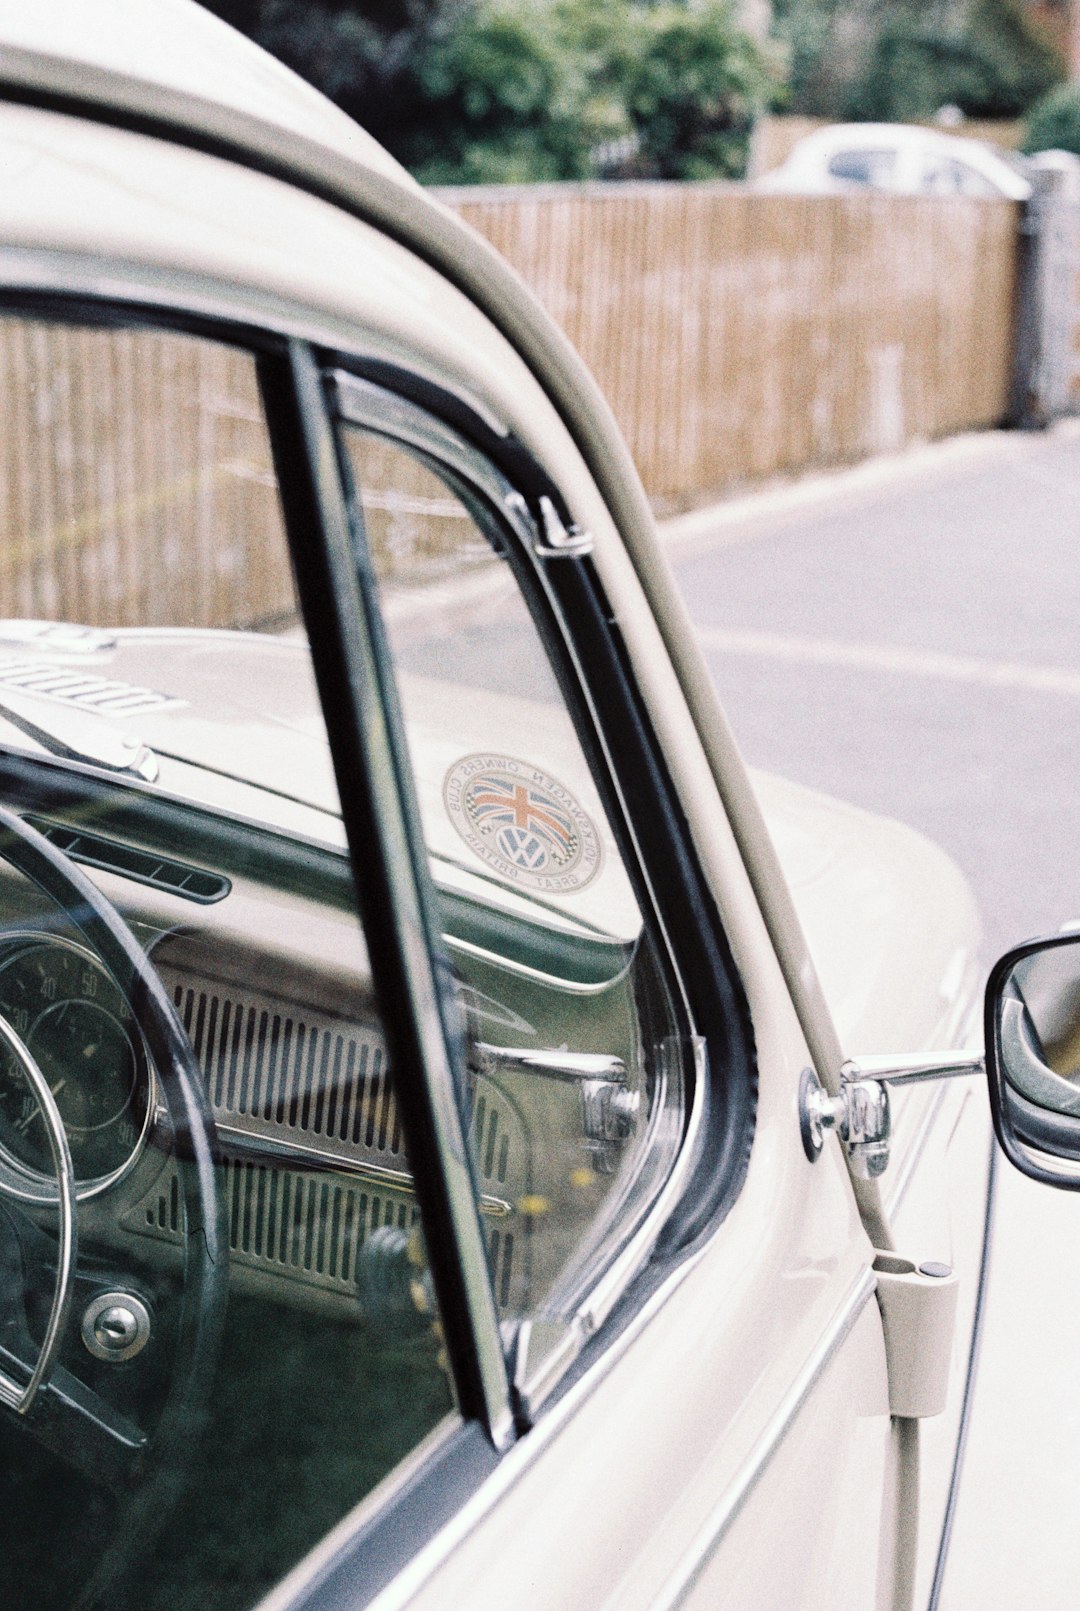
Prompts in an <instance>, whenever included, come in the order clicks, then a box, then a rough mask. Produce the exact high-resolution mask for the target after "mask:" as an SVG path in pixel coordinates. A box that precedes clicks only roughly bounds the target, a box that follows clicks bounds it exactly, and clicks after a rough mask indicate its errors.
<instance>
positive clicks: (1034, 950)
mask: <svg viewBox="0 0 1080 1611" xmlns="http://www.w3.org/2000/svg"><path fill="white" fill-rule="evenodd" d="M986 1071H987V1075H988V1077H989V1084H990V1105H991V1108H992V1110H993V1115H994V1129H995V1130H996V1131H997V1136H998V1140H999V1142H1000V1143H1001V1146H1002V1149H1003V1150H1004V1152H1005V1154H1006V1156H1007V1157H1008V1158H1009V1160H1010V1162H1011V1163H1014V1164H1015V1165H1016V1167H1017V1168H1018V1169H1020V1170H1022V1171H1023V1173H1024V1174H1025V1175H1030V1176H1031V1177H1032V1178H1033V1179H1035V1180H1042V1181H1046V1182H1047V1183H1048V1184H1050V1185H1053V1186H1063V1187H1065V1188H1066V1189H1067V1190H1072V1191H1078V1190H1080V934H1075V933H1070V934H1059V935H1055V936H1054V937H1053V938H1051V939H1046V940H1029V941H1028V942H1027V944H1025V945H1020V946H1017V947H1016V949H1015V950H1013V951H1009V952H1007V953H1006V954H1005V956H1003V957H1002V958H1001V960H1000V962H998V963H997V964H996V966H995V967H994V969H993V971H992V973H991V975H990V981H989V983H988V985H987V987H986Z"/></svg>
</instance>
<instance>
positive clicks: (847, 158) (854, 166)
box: [828, 151, 896, 188]
mask: <svg viewBox="0 0 1080 1611" xmlns="http://www.w3.org/2000/svg"><path fill="white" fill-rule="evenodd" d="M828 168H829V172H830V173H831V174H832V176H833V178H834V179H846V180H847V181H848V182H849V184H853V185H875V186H880V187H882V188H887V187H888V186H889V185H891V183H892V178H893V173H894V171H895V169H896V153H895V152H894V151H838V152H837V153H836V155H835V156H832V157H830V158H829V163H828Z"/></svg>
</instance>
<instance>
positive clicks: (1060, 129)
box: [1021, 84, 1080, 157]
mask: <svg viewBox="0 0 1080 1611" xmlns="http://www.w3.org/2000/svg"><path fill="white" fill-rule="evenodd" d="M1021 149H1022V150H1024V151H1029V152H1030V151H1072V152H1075V154H1076V155H1077V156H1078V157H1080V86H1078V85H1076V84H1059V85H1058V86H1057V88H1056V89H1052V90H1051V91H1050V93H1049V95H1044V96H1043V98H1042V100H1041V101H1038V102H1037V103H1036V104H1035V105H1034V106H1033V107H1032V109H1031V111H1030V113H1029V114H1028V119H1027V122H1026V124H1025V126H1024V140H1023V145H1022V147H1021Z"/></svg>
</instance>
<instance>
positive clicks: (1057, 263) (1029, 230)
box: [1007, 152, 1080, 430]
mask: <svg viewBox="0 0 1080 1611" xmlns="http://www.w3.org/2000/svg"><path fill="white" fill-rule="evenodd" d="M1036 160H1037V161H1039V160H1040V159H1036ZM1041 162H1042V166H1040V167H1038V168H1037V169H1036V171H1035V173H1034V174H1033V176H1032V182H1033V188H1032V193H1031V196H1030V198H1029V200H1028V201H1027V202H1025V203H1024V208H1023V213H1022V216H1021V222H1020V251H1019V262H1018V273H1017V292H1016V297H1017V301H1016V325H1015V336H1014V345H1013V364H1012V382H1011V386H1010V396H1009V411H1008V419H1007V423H1008V424H1009V425H1012V426H1015V427H1016V428H1018V429H1020V430H1040V429H1042V428H1043V427H1045V426H1047V425H1049V424H1050V422H1051V420H1054V419H1058V418H1060V416H1061V415H1063V414H1068V413H1072V412H1075V411H1076V409H1077V408H1078V407H1080V352H1078V349H1077V337H1078V334H1080V161H1078V160H1077V159H1076V158H1075V157H1070V156H1068V155H1067V154H1066V153H1064V152H1051V153H1047V155H1046V156H1044V157H1043V158H1042V159H1041Z"/></svg>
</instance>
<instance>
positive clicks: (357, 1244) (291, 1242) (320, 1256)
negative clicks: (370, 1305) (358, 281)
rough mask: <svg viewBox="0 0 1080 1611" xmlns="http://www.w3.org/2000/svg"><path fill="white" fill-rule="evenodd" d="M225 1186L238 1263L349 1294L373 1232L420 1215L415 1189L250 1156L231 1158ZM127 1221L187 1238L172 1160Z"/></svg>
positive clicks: (164, 1235) (405, 1225)
mask: <svg viewBox="0 0 1080 1611" xmlns="http://www.w3.org/2000/svg"><path fill="white" fill-rule="evenodd" d="M221 1189H222V1193H223V1195H224V1198H225V1203H226V1207H227V1210H228V1220H229V1249H230V1254H231V1257H232V1260H233V1262H234V1263H236V1264H246V1265H250V1266H254V1267H256V1268H261V1269H273V1270H276V1271H277V1272H278V1274H279V1275H285V1276H292V1277H294V1278H295V1279H298V1280H301V1281H303V1282H305V1283H306V1284H307V1285H309V1286H317V1287H321V1288H323V1289H324V1290H331V1291H337V1292H344V1293H348V1294H350V1295H355V1293H356V1291H357V1288H358V1285H359V1276H358V1273H357V1264H358V1261H359V1258H360V1254H361V1251H362V1250H363V1247H364V1244H365V1242H366V1241H367V1239H368V1237H369V1236H371V1235H372V1233H373V1232H374V1231H377V1230H380V1229H381V1228H382V1227H383V1226H385V1225H392V1226H396V1227H398V1228H399V1229H401V1230H405V1231H407V1230H411V1229H412V1227H413V1225H415V1224H416V1222H417V1221H418V1219H419V1217H420V1210H419V1208H418V1207H417V1204H416V1201H415V1199H414V1198H413V1197H412V1195H411V1193H406V1192H404V1191H401V1192H395V1191H392V1190H381V1189H374V1190H373V1189H372V1188H370V1187H368V1186H365V1185H363V1184H361V1183H360V1182H353V1181H348V1180H342V1179H341V1178H340V1177H337V1176H332V1175H327V1174H326V1173H325V1172H324V1171H315V1170H305V1169H283V1168H280V1167H278V1166H276V1165H272V1164H263V1163H249V1162H248V1161H247V1160H246V1159H238V1158H229V1157H226V1158H225V1160H224V1161H223V1164H222V1181H221ZM128 1222H129V1223H131V1224H132V1226H133V1228H138V1229H140V1230H143V1229H145V1233H146V1234H148V1235H150V1236H154V1237H156V1238H158V1239H161V1240H165V1241H169V1242H176V1243H178V1242H179V1241H180V1240H181V1239H182V1236H183V1208H182V1205H181V1202H180V1186H179V1181H178V1178H177V1175H176V1167H175V1165H174V1164H171V1163H170V1164H169V1165H168V1168H167V1172H166V1174H165V1175H164V1176H163V1177H162V1178H161V1179H159V1181H158V1183H157V1185H156V1187H155V1189H154V1191H153V1193H152V1194H151V1195H150V1196H149V1197H148V1198H146V1199H144V1201H143V1203H142V1204H141V1205H140V1206H139V1209H138V1212H137V1215H136V1217H135V1218H134V1219H132V1218H131V1217H130V1216H129V1217H128Z"/></svg>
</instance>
